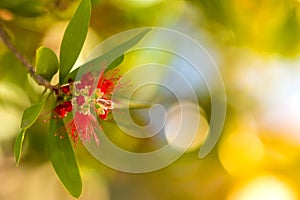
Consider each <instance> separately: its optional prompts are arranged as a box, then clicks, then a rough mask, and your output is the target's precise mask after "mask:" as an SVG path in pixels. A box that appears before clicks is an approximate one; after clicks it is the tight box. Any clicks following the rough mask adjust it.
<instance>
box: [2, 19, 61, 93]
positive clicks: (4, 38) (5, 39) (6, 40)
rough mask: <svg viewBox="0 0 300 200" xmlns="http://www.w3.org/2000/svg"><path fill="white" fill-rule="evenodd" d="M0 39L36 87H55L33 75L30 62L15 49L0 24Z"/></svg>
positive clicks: (33, 70) (33, 71)
mask: <svg viewBox="0 0 300 200" xmlns="http://www.w3.org/2000/svg"><path fill="white" fill-rule="evenodd" d="M0 38H1V39H2V41H3V43H4V44H5V45H6V47H7V48H8V49H9V50H10V51H11V52H12V53H13V54H14V55H15V57H16V58H17V59H18V60H19V61H20V62H21V63H22V64H23V65H24V67H25V68H26V69H27V71H28V73H29V74H30V76H31V77H32V78H33V79H34V80H35V82H36V83H37V84H38V85H41V86H44V87H45V88H47V89H50V90H52V89H54V88H55V86H52V85H51V83H50V82H49V81H47V80H46V79H45V78H43V77H42V76H40V75H38V74H36V73H35V69H34V67H33V66H32V65H31V64H30V62H29V61H28V60H27V59H26V58H25V57H24V56H23V55H22V54H21V53H20V52H19V51H18V50H17V49H16V47H15V46H14V45H13V43H12V42H11V39H10V37H9V36H8V34H7V33H6V31H5V30H4V29H3V27H2V26H1V24H0Z"/></svg>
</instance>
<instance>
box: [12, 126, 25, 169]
mask: <svg viewBox="0 0 300 200" xmlns="http://www.w3.org/2000/svg"><path fill="white" fill-rule="evenodd" d="M25 132H26V129H21V130H20V131H19V133H18V135H17V138H16V141H15V146H14V154H15V161H16V165H17V166H18V165H19V162H20V158H21V153H22V147H23V141H24V138H25Z"/></svg>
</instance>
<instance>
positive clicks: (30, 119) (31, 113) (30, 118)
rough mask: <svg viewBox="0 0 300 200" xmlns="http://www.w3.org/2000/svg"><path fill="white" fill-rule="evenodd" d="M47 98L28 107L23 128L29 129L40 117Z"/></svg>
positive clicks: (22, 124)
mask: <svg viewBox="0 0 300 200" xmlns="http://www.w3.org/2000/svg"><path fill="white" fill-rule="evenodd" d="M45 101H46V100H45V99H43V100H41V101H39V102H38V103H37V104H34V105H32V106H30V107H29V108H27V109H26V110H25V111H24V113H23V117H22V122H21V129H27V128H29V127H30V126H32V124H33V123H34V122H35V121H36V120H37V118H38V117H39V115H40V113H41V111H42V109H43V107H44V105H45Z"/></svg>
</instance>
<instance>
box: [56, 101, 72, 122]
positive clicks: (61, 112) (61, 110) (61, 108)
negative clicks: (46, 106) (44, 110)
mask: <svg viewBox="0 0 300 200" xmlns="http://www.w3.org/2000/svg"><path fill="white" fill-rule="evenodd" d="M71 111H72V103H71V101H66V102H63V103H62V104H59V105H57V106H56V107H55V108H54V112H55V113H56V114H57V115H58V117H60V118H62V119H63V118H65V117H66V116H67V114H68V113H69V112H71Z"/></svg>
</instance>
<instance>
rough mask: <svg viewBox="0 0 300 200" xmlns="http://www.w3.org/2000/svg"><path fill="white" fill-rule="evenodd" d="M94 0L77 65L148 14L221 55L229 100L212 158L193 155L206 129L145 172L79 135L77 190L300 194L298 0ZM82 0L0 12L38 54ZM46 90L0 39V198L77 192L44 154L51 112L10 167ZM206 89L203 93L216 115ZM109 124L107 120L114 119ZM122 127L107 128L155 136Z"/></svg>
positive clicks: (153, 194)
mask: <svg viewBox="0 0 300 200" xmlns="http://www.w3.org/2000/svg"><path fill="white" fill-rule="evenodd" d="M92 2H93V11H92V17H91V23H90V30H89V33H88V38H87V41H86V43H85V46H84V49H83V52H82V54H81V56H80V59H79V60H78V63H77V65H80V64H81V63H83V62H84V59H85V58H86V57H87V56H88V54H89V53H90V51H91V50H92V49H93V48H94V47H95V46H96V45H97V44H98V43H99V42H101V41H103V40H105V39H106V38H108V37H110V36H112V35H114V34H117V33H119V32H122V31H125V30H128V29H132V28H137V27H148V26H153V27H165V28H171V29H174V30H178V31H181V32H183V33H185V34H187V35H189V36H191V37H192V38H194V39H196V40H197V41H198V42H199V43H201V44H202V45H203V46H204V47H205V48H206V49H207V50H208V52H209V53H210V55H211V57H212V58H213V60H214V61H215V62H216V64H217V65H218V67H219V70H220V72H221V74H222V76H223V80H224V84H225V87H226V93H227V108H228V112H227V119H226V122H225V127H224V130H223V132H222V135H221V138H220V140H219V141H218V143H217V145H216V146H215V148H214V149H213V151H212V152H211V153H210V154H209V155H208V156H207V157H206V158H204V159H201V160H200V159H199V158H198V150H199V148H200V145H201V142H202V139H203V138H202V139H199V140H201V141H200V142H196V146H195V147H194V148H193V149H192V150H190V151H188V152H187V153H185V154H184V155H183V156H182V157H181V158H180V159H179V160H177V161H176V162H175V163H173V164H172V165H170V166H168V167H166V168H164V169H161V170H159V171H156V172H151V173H147V174H128V173H122V172H118V171H115V170H113V169H110V168H108V167H106V166H104V165H102V164H101V163H100V162H98V161H97V160H95V159H94V158H93V157H92V156H91V155H90V154H89V153H88V152H87V151H86V150H85V149H84V147H82V146H81V145H78V147H77V148H76V154H77V156H78V159H79V163H80V166H81V168H82V176H83V179H84V188H83V194H82V197H81V199H89V200H98V199H99V200H140V199H144V200H154V199H155V200H160V199H161V200H182V199H188V200H202V199H227V200H254V199H255V200H259V199H263V200H266V199H272V200H276V199H278V200H296V199H299V198H300V196H299V195H300V194H299V191H300V182H299V180H300V123H299V122H300V103H299V102H300V67H299V66H300V57H299V53H300V43H299V39H300V35H299V32H300V1H298V0H228V1H221V0H94V1H92ZM77 5H78V1H75V0H74V1H72V0H14V1H12V0H10V1H8V0H0V23H1V24H2V25H3V26H4V27H5V29H6V30H8V33H9V34H10V36H11V38H12V40H13V42H14V43H15V44H16V47H17V48H18V49H19V50H20V51H21V52H22V53H23V54H24V55H25V56H26V57H27V58H28V59H29V60H30V61H31V62H32V63H34V59H35V50H36V49H37V48H38V47H39V46H41V45H44V46H47V47H50V48H52V49H53V50H54V51H55V52H56V53H58V50H59V46H60V41H61V39H62V34H63V32H64V28H65V27H66V25H67V22H68V20H70V18H71V17H72V14H73V12H74V10H75V8H76V7H77ZM42 90H43V88H41V87H39V86H37V85H36V84H35V83H34V82H33V81H32V80H31V79H30V77H28V75H27V74H26V71H25V69H24V67H23V66H22V65H21V64H20V63H19V62H18V61H17V60H16V59H15V57H14V56H13V55H12V53H11V52H9V51H8V50H7V48H6V47H5V46H4V44H3V43H2V42H0V200H19V199H24V200H40V199H49V200H50V199H51V200H52V199H58V200H61V199H73V198H72V197H70V196H69V195H68V194H67V192H66V191H65V190H64V189H63V187H62V186H61V184H60V183H59V181H58V179H57V177H56V175H55V173H54V170H53V169H52V167H51V164H50V162H49V161H48V155H47V150H46V135H47V128H48V127H47V126H48V124H47V123H44V122H43V119H46V118H47V117H48V118H49V116H47V115H45V116H44V118H43V119H40V120H38V122H37V123H36V124H35V125H34V126H33V127H32V128H30V130H29V131H28V135H27V138H26V140H25V147H24V152H23V155H22V158H21V163H20V166H19V167H15V162H14V159H13V144H14V139H15V137H16V134H17V132H18V128H19V126H20V123H21V117H22V112H23V111H24V109H25V108H26V107H28V106H29V105H31V103H33V102H36V101H37V99H38V97H39V96H38V94H40V93H41V91H42ZM206 99H209V96H207V95H205V94H199V101H200V102H202V104H200V105H201V106H202V108H203V110H204V111H205V112H206V114H207V115H209V112H210V111H209V109H210V107H209V103H205V102H207V101H206ZM203 102H204V103H203ZM49 110H50V108H49V107H48V108H45V111H44V112H45V113H47V111H49ZM141 123H143V122H141ZM103 126H104V128H106V127H108V129H109V127H110V124H109V123H104V124H103ZM117 136H118V134H116V135H114V133H113V129H112V135H111V137H112V138H114V140H116V142H117V143H119V144H120V146H123V147H124V148H129V149H131V150H133V151H144V149H143V148H145V149H146V150H148V149H152V148H154V147H152V146H151V144H152V143H151V141H144V140H141V141H140V140H132V139H131V138H128V137H126V136H118V137H117ZM145 143H146V145H145Z"/></svg>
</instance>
